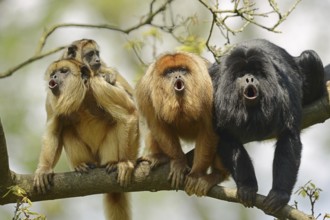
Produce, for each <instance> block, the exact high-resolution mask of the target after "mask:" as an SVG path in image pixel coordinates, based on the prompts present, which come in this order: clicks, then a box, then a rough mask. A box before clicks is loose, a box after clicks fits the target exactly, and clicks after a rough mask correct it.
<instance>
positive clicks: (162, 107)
mask: <svg viewBox="0 0 330 220" xmlns="http://www.w3.org/2000/svg"><path fill="white" fill-rule="evenodd" d="M207 65H208V64H207V62H206V61H205V60H204V59H202V58H201V57H198V56H197V55H194V54H191V53H184V52H177V53H173V54H165V55H162V56H160V57H159V58H158V59H157V60H156V61H155V62H154V63H152V64H151V65H150V66H149V68H148V70H147V71H146V74H145V75H144V76H143V77H142V79H141V80H140V81H139V83H138V84H137V86H136V99H137V103H138V108H139V111H140V113H141V115H142V116H144V117H145V118H146V121H147V124H148V127H149V129H150V131H149V133H148V134H147V137H146V141H145V142H146V147H147V149H148V154H147V155H146V156H144V157H142V160H147V161H149V162H150V163H151V166H152V167H153V166H157V165H159V164H161V163H164V162H166V161H167V160H170V161H171V172H170V175H169V179H170V180H171V182H172V186H173V187H175V188H179V187H180V186H181V185H183V181H184V179H185V175H186V174H187V173H188V172H189V169H188V167H187V158H186V156H185V154H184V152H183V151H182V148H181V145H180V141H179V140H180V138H182V139H184V140H188V141H195V156H194V159H193V165H192V168H191V170H190V172H189V174H188V176H187V178H186V180H185V190H186V192H187V193H188V194H196V195H198V196H201V195H205V194H206V193H207V192H208V190H209V189H210V188H211V187H212V186H213V185H215V184H217V183H219V182H220V181H222V180H223V179H225V178H226V177H227V176H228V174H227V172H226V171H225V170H224V169H223V167H222V164H221V161H220V160H219V158H217V159H216V158H215V154H216V143H217V136H216V135H215V133H214V131H213V129H212V104H213V103H212V102H213V88H212V82H211V78H210V76H209V74H208V70H207V67H208V66H207ZM176 69H179V70H180V69H181V70H183V72H186V73H185V74H181V75H180V77H181V79H183V81H184V85H185V89H184V91H183V93H181V94H177V93H176V92H175V90H174V88H173V79H172V78H173V77H172V76H173V74H177V73H178V74H180V71H177V72H176V71H175V70H176ZM171 71H172V72H173V73H172V74H171V73H169V74H168V72H171ZM210 166H213V168H214V169H215V170H217V171H214V172H213V173H211V174H209V175H207V173H206V172H207V169H208V168H209V167H210Z"/></svg>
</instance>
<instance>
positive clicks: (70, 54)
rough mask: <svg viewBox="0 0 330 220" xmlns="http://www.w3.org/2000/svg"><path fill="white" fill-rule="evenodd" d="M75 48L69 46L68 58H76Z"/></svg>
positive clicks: (74, 46)
mask: <svg viewBox="0 0 330 220" xmlns="http://www.w3.org/2000/svg"><path fill="white" fill-rule="evenodd" d="M77 49H78V48H77V46H76V45H71V46H69V47H68V58H76V55H77Z"/></svg>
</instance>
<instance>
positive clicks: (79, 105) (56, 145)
mask: <svg viewBox="0 0 330 220" xmlns="http://www.w3.org/2000/svg"><path fill="white" fill-rule="evenodd" d="M45 80H46V81H47V82H48V89H47V100H46V110H47V125H46V126H47V127H46V131H45V133H44V136H43V141H42V149H41V153H40V158H39V163H38V168H37V170H36V172H35V178H34V186H35V188H36V189H37V191H38V192H43V193H45V192H46V191H47V190H48V189H49V188H50V187H51V185H52V179H53V168H54V167H55V165H56V163H57V161H58V159H59V157H60V154H61V151H62V147H64V150H65V152H66V155H67V158H68V161H69V162H70V165H71V167H72V168H73V169H74V170H76V171H78V172H88V170H89V169H91V168H94V167H105V168H106V171H107V172H112V171H113V170H117V171H118V177H117V181H118V182H119V184H120V185H121V186H126V185H127V184H128V183H129V182H130V181H131V176H132V173H133V169H134V164H135V159H136V157H137V153H138V147H139V131H138V129H139V128H138V115H137V110H136V108H135V105H134V103H133V101H132V99H131V97H130V96H129V95H128V94H127V92H126V91H125V90H124V89H122V88H118V87H115V86H112V85H110V84H109V83H108V82H106V81H105V80H104V78H103V77H101V76H100V75H94V72H93V71H91V70H90V68H89V67H88V66H86V65H85V64H83V63H80V62H78V61H76V60H74V59H64V60H59V61H56V62H54V63H52V64H51V65H50V66H49V68H48V69H47V71H46V74H45ZM104 204H105V212H106V215H107V218H108V219H130V205H129V201H128V198H127V194H124V193H108V194H105V197H104Z"/></svg>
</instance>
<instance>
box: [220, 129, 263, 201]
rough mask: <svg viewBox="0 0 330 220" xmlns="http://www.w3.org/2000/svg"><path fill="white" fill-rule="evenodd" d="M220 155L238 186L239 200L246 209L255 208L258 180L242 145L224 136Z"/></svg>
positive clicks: (222, 136)
mask: <svg viewBox="0 0 330 220" xmlns="http://www.w3.org/2000/svg"><path fill="white" fill-rule="evenodd" d="M218 154H219V156H220V159H221V160H222V162H223V164H224V166H225V168H226V169H228V170H229V172H230V173H231V174H232V177H233V179H234V180H235V182H236V185H237V198H238V199H239V200H240V201H241V202H242V203H243V205H244V206H246V207H253V206H254V204H255V200H256V194H257V191H258V184H257V178H256V175H255V172H254V168H253V165H252V161H251V159H250V157H249V155H248V153H247V151H246V150H245V148H244V146H243V145H242V143H240V142H238V141H237V140H235V139H234V138H233V137H231V136H230V135H229V134H222V135H221V136H220V140H219V143H218Z"/></svg>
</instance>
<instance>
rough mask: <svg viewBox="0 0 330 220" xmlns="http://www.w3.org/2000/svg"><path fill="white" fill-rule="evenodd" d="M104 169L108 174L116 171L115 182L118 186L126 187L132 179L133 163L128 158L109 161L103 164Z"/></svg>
mask: <svg viewBox="0 0 330 220" xmlns="http://www.w3.org/2000/svg"><path fill="white" fill-rule="evenodd" d="M105 170H106V172H107V173H108V174H110V173H112V172H115V171H118V175H117V182H118V183H119V185H120V186H122V187H126V186H127V185H128V184H129V183H131V181H132V175H133V171H134V163H133V162H132V161H129V160H125V161H120V162H117V161H116V162H109V163H107V165H106V166H105Z"/></svg>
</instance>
